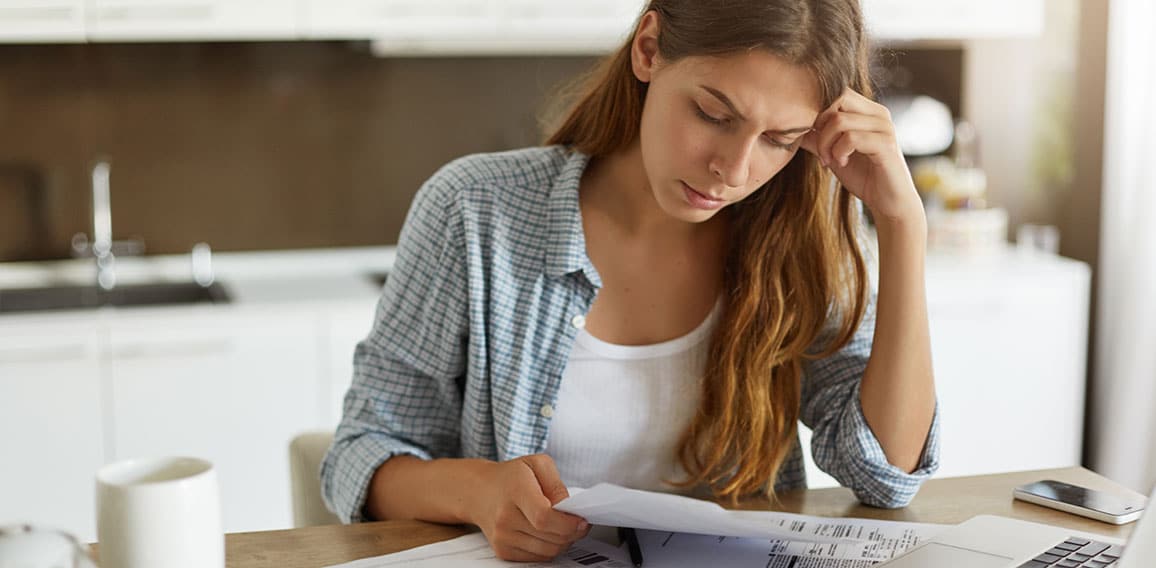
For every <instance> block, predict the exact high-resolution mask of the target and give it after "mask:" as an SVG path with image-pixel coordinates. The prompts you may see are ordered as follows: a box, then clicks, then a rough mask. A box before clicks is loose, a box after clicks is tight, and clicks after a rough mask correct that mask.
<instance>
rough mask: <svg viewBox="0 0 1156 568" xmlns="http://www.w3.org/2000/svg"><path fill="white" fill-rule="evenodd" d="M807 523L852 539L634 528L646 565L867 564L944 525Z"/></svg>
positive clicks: (832, 567) (840, 567) (778, 567)
mask: <svg viewBox="0 0 1156 568" xmlns="http://www.w3.org/2000/svg"><path fill="white" fill-rule="evenodd" d="M806 522H807V523H808V524H810V525H812V527H811V528H812V530H817V531H818V532H822V533H829V534H841V535H846V536H848V537H850V538H853V539H855V542H852V543H815V542H801V541H788V540H778V539H765V538H733V537H714V536H706V535H697V534H684V533H671V532H663V531H650V530H643V531H638V541H639V544H641V545H642V556H643V559H644V561H645V564H644V565H645V566H647V568H684V567H685V568H691V567H694V568H698V567H700V566H736V567H742V566H751V567H759V568H788V567H789V568H866V567H868V566H873V565H875V564H878V563H879V562H883V561H885V560H889V559H891V558H894V557H896V556H898V555H899V554H900V553H902V552H903V551H905V550H907V549H909V548H911V547H913V546H915V545H916V544H919V543H920V542H923V541H924V540H926V539H929V538H931V537H933V536H935V535H936V534H938V533H939V532H940V531H942V530H944V529H946V528H947V526H946V525H931V524H922V523H900V522H892V521H875V520H870V519H837V518H826V517H806Z"/></svg>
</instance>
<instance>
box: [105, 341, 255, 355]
mask: <svg viewBox="0 0 1156 568" xmlns="http://www.w3.org/2000/svg"><path fill="white" fill-rule="evenodd" d="M231 351H233V342H231V341H228V340H225V339H217V340H206V341H195V342H188V343H144V344H139V345H126V346H122V347H117V348H116V349H114V350H113V354H112V356H113V357H115V358H117V359H156V358H161V357H199V356H205V355H224V354H227V353H229V352H231Z"/></svg>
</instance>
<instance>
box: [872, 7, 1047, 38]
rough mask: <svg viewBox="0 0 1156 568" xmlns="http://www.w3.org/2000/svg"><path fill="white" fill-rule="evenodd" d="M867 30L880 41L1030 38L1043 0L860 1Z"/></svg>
mask: <svg viewBox="0 0 1156 568" xmlns="http://www.w3.org/2000/svg"><path fill="white" fill-rule="evenodd" d="M862 2H863V14H864V18H865V19H866V20H867V29H868V31H869V32H870V33H871V35H872V36H873V37H874V38H876V39H880V40H899V41H902V40H962V39H984V38H1000V37H1033V36H1037V35H1039V34H1040V32H1041V31H1042V30H1043V26H1044V0H1011V1H1008V0H862Z"/></svg>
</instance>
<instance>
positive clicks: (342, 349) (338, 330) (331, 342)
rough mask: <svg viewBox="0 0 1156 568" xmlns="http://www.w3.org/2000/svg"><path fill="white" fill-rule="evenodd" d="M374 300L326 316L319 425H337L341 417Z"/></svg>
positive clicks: (330, 426)
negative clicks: (324, 376) (324, 374)
mask: <svg viewBox="0 0 1156 568" xmlns="http://www.w3.org/2000/svg"><path fill="white" fill-rule="evenodd" d="M373 317H374V303H373V302H365V304H364V305H363V306H359V307H351V308H347V309H342V310H334V311H332V312H330V313H329V314H328V316H327V317H326V327H325V344H326V345H327V350H326V353H327V361H326V369H327V372H326V381H325V382H326V388H325V392H324V396H325V407H324V408H323V409H322V412H323V414H322V416H323V419H324V422H322V428H333V429H336V428H337V423H338V422H340V421H341V414H342V407H343V404H344V402H345V392H346V391H347V390H349V385H350V384H351V383H352V382H353V352H354V350H355V349H356V348H357V344H358V343H359V342H360V341H361V340H362V339H365V337H366V335H368V334H369V330H370V328H371V327H372V326H373Z"/></svg>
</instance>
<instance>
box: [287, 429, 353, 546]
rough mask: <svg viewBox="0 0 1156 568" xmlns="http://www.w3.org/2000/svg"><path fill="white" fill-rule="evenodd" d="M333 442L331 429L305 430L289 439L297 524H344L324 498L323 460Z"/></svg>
mask: <svg viewBox="0 0 1156 568" xmlns="http://www.w3.org/2000/svg"><path fill="white" fill-rule="evenodd" d="M332 442H333V432H331V431H324V432H321V431H318V432H305V433H303V434H298V435H297V436H296V437H295V438H293V440H292V441H291V442H289V476H290V478H291V486H292V493H293V526H294V527H311V526H316V525H339V524H341V520H340V519H338V518H337V516H336V515H334V514H333V513H330V512H329V509H327V508H325V502H324V501H323V500H322V499H321V460H322V459H323V458H324V457H325V452H326V450H328V449H329V444H331V443H332Z"/></svg>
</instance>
